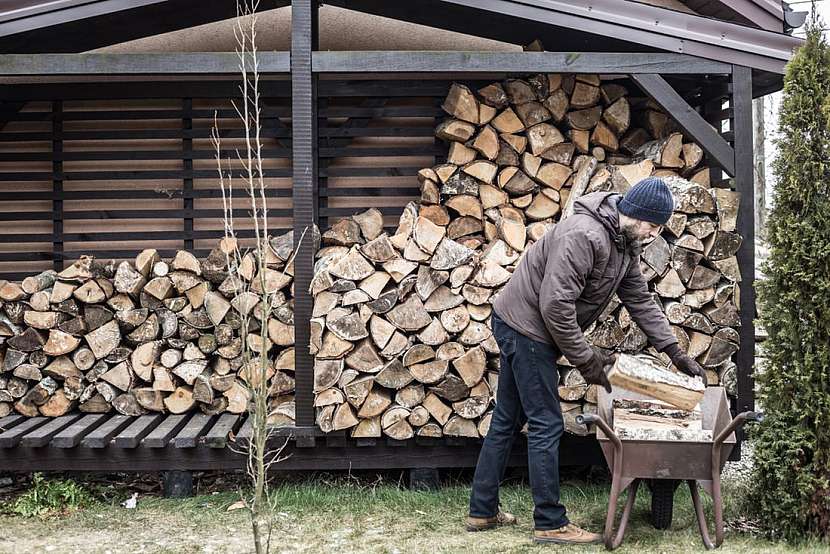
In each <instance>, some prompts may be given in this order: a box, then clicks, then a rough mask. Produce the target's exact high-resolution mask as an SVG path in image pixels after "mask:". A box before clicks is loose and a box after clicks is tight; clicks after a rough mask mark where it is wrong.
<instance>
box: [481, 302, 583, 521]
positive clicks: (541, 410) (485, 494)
mask: <svg viewBox="0 0 830 554" xmlns="http://www.w3.org/2000/svg"><path fill="white" fill-rule="evenodd" d="M492 324H493V334H494V335H495V337H496V342H497V343H498V345H499V349H500V350H501V359H500V369H499V387H498V392H497V394H496V408H495V411H494V412H493V418H492V420H491V422H490V430H489V431H488V432H487V437H486V438H485V439H484V444H483V445H482V447H481V452H480V453H479V455H478V464H477V465H476V472H475V477H474V478H473V491H472V494H471V496H470V515H471V516H473V517H493V516H495V515H496V513H497V512H498V508H499V484H500V482H501V481H502V479H504V471H505V468H506V466H507V459H508V457H509V456H510V451H511V449H512V446H513V439H514V437H515V436H516V434H517V433H518V432H519V431H520V430H521V428H522V426H524V423H525V421H526V422H527V424H528V433H527V455H528V469H529V473H530V490H531V492H532V494H533V503H534V510H533V520H534V527H535V528H536V529H539V530H548V529H558V528H559V527H562V526H563V525H566V524H568V518H567V516H566V515H565V507H564V506H563V505H562V504H561V503H560V502H559V439H560V438H561V437H562V433H563V432H564V430H565V423H564V421H563V420H562V410H561V408H560V406H559V396H558V394H557V386H558V385H559V374H558V372H557V369H556V360H557V358H558V357H559V352H558V351H557V349H556V348H555V347H554V346H551V345H549V344H545V343H541V342H537V341H534V340H531V339H529V338H527V337H526V336H524V335H522V334H521V333H519V332H518V331H516V330H514V329H513V328H512V327H510V326H509V325H507V324H506V323H505V322H504V321H502V319H501V318H499V316H498V315H497V314H496V313H495V312H494V313H493V320H492Z"/></svg>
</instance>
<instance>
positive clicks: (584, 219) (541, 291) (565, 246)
mask: <svg viewBox="0 0 830 554" xmlns="http://www.w3.org/2000/svg"><path fill="white" fill-rule="evenodd" d="M620 198H621V197H620V195H618V194H615V193H609V192H595V193H591V194H587V195H585V196H584V197H582V198H580V199H579V200H577V201H576V203H575V204H574V213H573V215H571V216H570V217H569V218H568V219H566V220H565V221H563V222H561V223H558V224H557V225H555V226H554V227H553V229H551V230H549V231H548V232H547V233H545V235H544V236H543V237H542V238H541V239H540V240H539V241H537V242H536V243H535V244H533V245H532V246H531V247H530V248H529V249H528V250H527V251H526V252H525V255H524V257H523V258H522V260H521V262H519V265H518V267H517V268H516V270H515V271H514V272H513V275H512V277H511V278H510V281H508V283H507V285H506V286H505V287H504V289H502V291H501V292H500V293H499V294H498V296H497V298H496V300H495V301H494V302H493V309H494V310H495V311H496V313H497V314H498V315H499V317H500V318H501V319H502V320H504V322H505V323H507V324H508V325H509V326H511V327H513V328H514V329H515V330H517V331H518V332H520V333H522V334H523V335H525V336H527V337H529V338H531V339H533V340H536V341H540V342H544V343H547V344H555V345H556V346H557V347H558V350H559V351H560V352H561V353H562V354H564V355H565V357H566V358H568V360H569V361H570V362H571V363H572V364H574V365H576V366H579V365H582V364H585V363H587V362H588V361H589V360H590V358H591V356H592V351H591V348H590V346H588V343H587V342H586V340H585V337H584V335H583V333H582V331H583V330H584V329H586V328H587V327H588V326H589V325H590V324H591V323H593V322H594V321H595V320H596V319H597V317H599V315H600V313H601V312H602V310H603V309H604V308H605V306H606V305H607V304H608V303H609V301H610V300H611V297H612V296H613V294H614V292H616V293H617V296H619V298H620V300H621V301H622V303H623V304H624V305H625V307H626V308H627V309H628V312H629V313H630V314H631V317H632V319H633V320H634V321H635V322H636V323H637V325H639V326H640V328H641V329H642V330H643V332H644V333H645V334H646V336H647V337H648V339H649V341H650V342H651V344H652V346H654V347H655V348H656V349H657V350H661V351H662V350H664V349H665V348H666V347H667V346H669V345H670V344H672V343H677V339H676V338H675V336H674V334H673V333H672V331H671V328H670V327H669V323H668V321H667V320H666V317H665V315H664V314H663V312H662V311H661V310H660V308H659V307H658V306H657V304H655V302H654V299H653V298H652V296H651V294H650V293H649V291H648V286H647V285H646V281H645V279H644V278H643V274H642V272H641V271H640V263H639V262H640V251H641V250H640V249H639V248H633V247H631V246H630V245H627V244H626V238H625V235H623V234H622V233H621V232H620V230H619V212H618V211H617V202H619V200H620Z"/></svg>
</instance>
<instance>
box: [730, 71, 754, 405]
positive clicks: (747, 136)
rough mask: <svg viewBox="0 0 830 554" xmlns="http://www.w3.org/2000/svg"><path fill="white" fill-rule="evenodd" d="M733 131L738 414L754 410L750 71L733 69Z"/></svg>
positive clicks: (752, 194)
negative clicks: (738, 271) (737, 201)
mask: <svg viewBox="0 0 830 554" xmlns="http://www.w3.org/2000/svg"><path fill="white" fill-rule="evenodd" d="M732 114H733V115H732V117H733V119H732V131H733V132H734V137H735V146H734V148H735V188H736V190H737V191H738V192H739V193H740V194H741V198H740V204H739V206H738V229H737V230H738V233H739V234H740V235H741V236H742V237H743V242H742V243H741V248H740V250H738V266H739V267H740V269H741V283H740V290H741V297H740V302H741V305H740V314H741V328H740V336H741V346H740V349H739V350H738V411H744V410H752V409H754V407H755V389H754V379H753V377H752V373H753V367H754V362H755V323H754V319H755V288H754V282H755V183H754V179H753V177H754V175H753V173H754V171H753V158H752V138H753V137H752V70H751V69H749V68H748V67H743V66H738V65H735V66H732Z"/></svg>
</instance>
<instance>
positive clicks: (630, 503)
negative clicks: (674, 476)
mask: <svg viewBox="0 0 830 554" xmlns="http://www.w3.org/2000/svg"><path fill="white" fill-rule="evenodd" d="M639 487H640V480H639V479H635V480H634V481H633V482H632V483H631V486H630V487H628V498H626V500H625V507H624V508H623V513H622V516H620V525H619V527H618V528H617V532H616V534H615V533H614V520H616V519H617V517H616V515H617V502H618V500H619V497H620V492H622V491H620V480H619V479H614V480H613V481H612V483H611V495H610V496H609V497H608V513H607V514H606V516H605V532H604V533H603V536H602V538H603V541H604V542H605V548H606V549H607V550H614V549H616V548H617V547H619V546H620V545H621V544H622V541H623V537H624V536H625V529H626V527H628V518H629V517H630V516H631V509H632V508H633V507H634V501H635V500H636V499H637V489H638V488H639Z"/></svg>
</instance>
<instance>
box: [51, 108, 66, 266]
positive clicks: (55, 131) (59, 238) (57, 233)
mask: <svg viewBox="0 0 830 554" xmlns="http://www.w3.org/2000/svg"><path fill="white" fill-rule="evenodd" d="M62 135H63V101H61V100H55V101H54V102H52V193H53V194H54V196H53V197H52V269H54V270H55V271H60V270H62V269H63V136H62Z"/></svg>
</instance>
